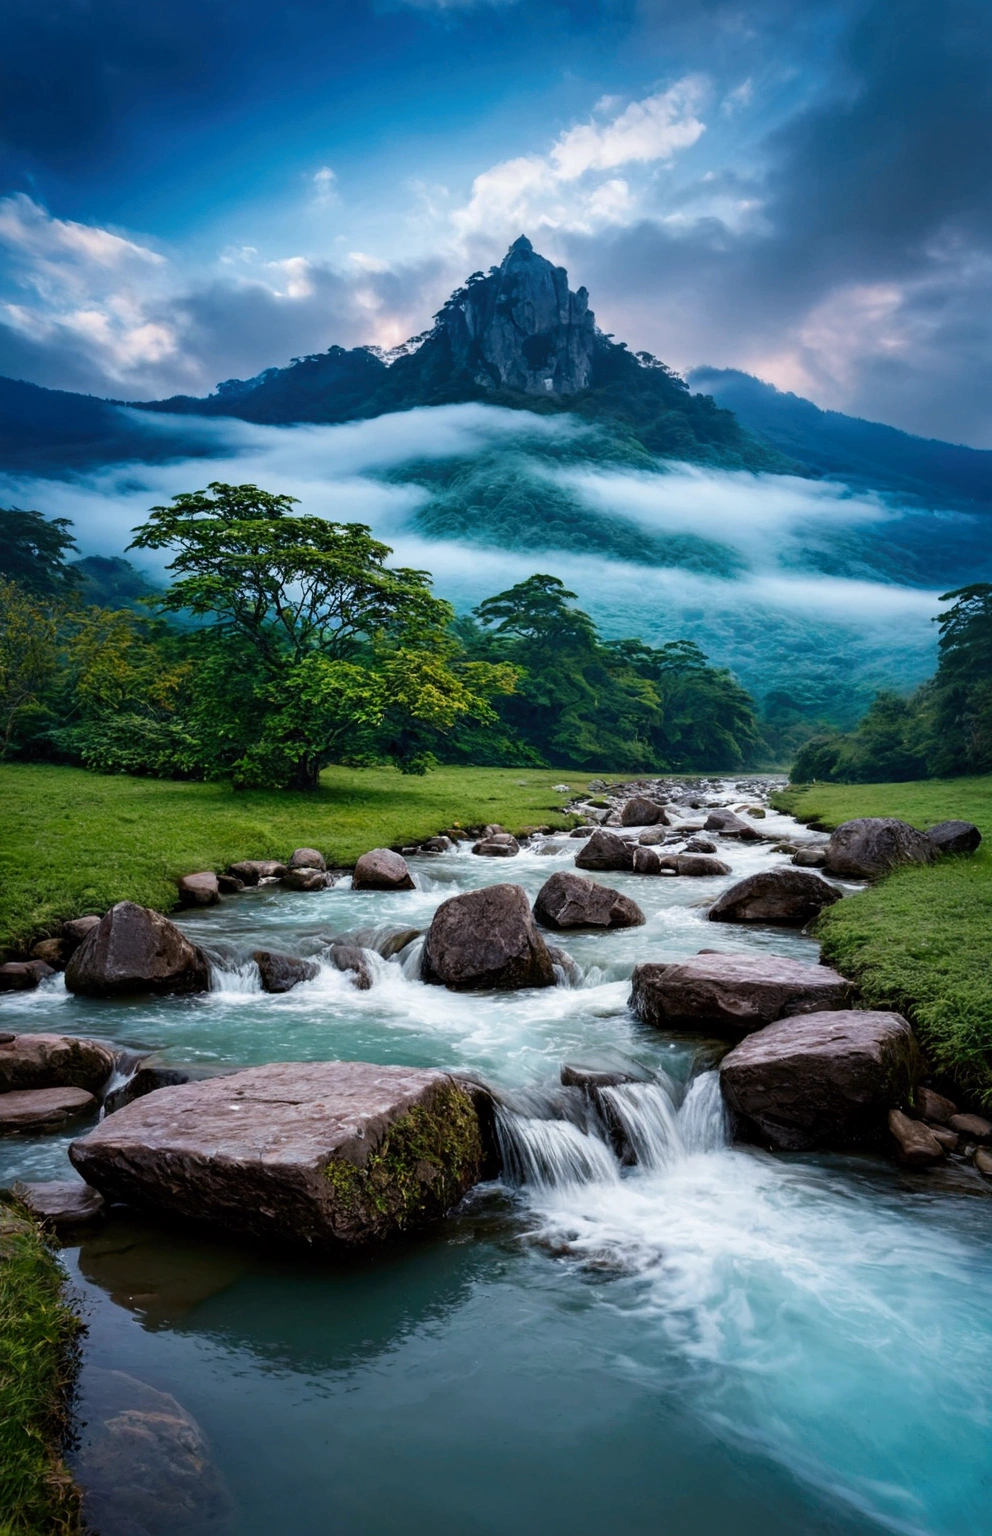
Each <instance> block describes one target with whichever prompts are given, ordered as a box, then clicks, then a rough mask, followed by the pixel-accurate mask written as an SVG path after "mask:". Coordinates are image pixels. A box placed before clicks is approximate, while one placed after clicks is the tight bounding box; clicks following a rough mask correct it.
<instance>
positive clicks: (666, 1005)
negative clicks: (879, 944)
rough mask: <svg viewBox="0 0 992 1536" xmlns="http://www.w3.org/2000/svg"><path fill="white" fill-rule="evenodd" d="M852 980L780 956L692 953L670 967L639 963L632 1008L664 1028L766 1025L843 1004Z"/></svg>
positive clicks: (740, 1030)
mask: <svg viewBox="0 0 992 1536" xmlns="http://www.w3.org/2000/svg"><path fill="white" fill-rule="evenodd" d="M850 990H851V989H850V984H849V983H848V982H847V981H845V979H844V977H843V976H841V975H840V974H839V972H837V971H832V970H830V969H829V967H827V966H825V965H804V964H803V963H802V962H801V961H799V960H789V959H786V958H785V957H784V956H781V955H720V954H706V953H704V954H699V955H691V956H690V957H689V958H688V959H687V960H679V961H677V962H675V963H674V964H671V965H656V964H647V965H638V966H637V967H636V968H635V970H634V975H633V980H632V986H631V994H630V1006H631V1007H632V1008H633V1010H634V1012H635V1013H636V1014H637V1017H638V1018H639V1019H642V1020H643V1021H644V1023H646V1024H657V1025H659V1026H660V1027H661V1028H663V1029H693V1030H705V1029H707V1028H717V1029H720V1030H731V1031H733V1032H734V1033H735V1034H747V1033H749V1032H750V1031H751V1030H754V1029H762V1028H763V1027H764V1025H766V1024H770V1023H771V1022H772V1020H773V1019H780V1018H784V1017H785V1015H786V1014H795V1013H811V1012H813V1011H814V1010H815V1009H824V1008H841V1007H843V1006H844V1005H845V1004H846V1003H847V1002H848V1000H849V997H850Z"/></svg>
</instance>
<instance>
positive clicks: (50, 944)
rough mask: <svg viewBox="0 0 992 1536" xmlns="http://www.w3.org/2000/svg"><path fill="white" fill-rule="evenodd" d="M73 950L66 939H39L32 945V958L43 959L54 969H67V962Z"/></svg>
mask: <svg viewBox="0 0 992 1536" xmlns="http://www.w3.org/2000/svg"><path fill="white" fill-rule="evenodd" d="M71 953H72V950H71V949H70V947H69V945H68V944H67V943H66V941H65V939H39V940H38V942H37V944H32V946H31V959H32V960H43V961H44V962H45V964H46V965H47V966H50V967H51V969H52V970H53V971H63V970H65V963H66V961H67V960H68V958H69V956H70V954H71Z"/></svg>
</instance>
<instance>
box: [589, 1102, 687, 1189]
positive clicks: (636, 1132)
mask: <svg viewBox="0 0 992 1536" xmlns="http://www.w3.org/2000/svg"><path fill="white" fill-rule="evenodd" d="M598 1097H599V1098H600V1100H601V1101H602V1104H603V1107H604V1110H605V1112H606V1115H607V1117H608V1119H609V1120H611V1121H612V1122H613V1124H614V1126H615V1127H616V1129H617V1130H618V1131H619V1133H620V1137H621V1139H622V1141H623V1142H625V1143H626V1144H627V1146H628V1147H629V1148H630V1151H631V1153H632V1155H633V1161H634V1162H635V1163H637V1164H638V1166H639V1167H641V1168H649V1169H656V1168H667V1167H668V1166H669V1165H670V1164H671V1163H674V1162H676V1161H677V1160H678V1158H679V1157H681V1156H682V1154H683V1142H682V1134H681V1129H680V1126H679V1117H678V1113H677V1111H676V1108H675V1104H674V1102H673V1099H672V1093H671V1088H670V1085H669V1084H668V1082H667V1081H659V1082H653V1083H619V1084H618V1085H617V1086H616V1087H615V1088H600V1089H599V1090H598Z"/></svg>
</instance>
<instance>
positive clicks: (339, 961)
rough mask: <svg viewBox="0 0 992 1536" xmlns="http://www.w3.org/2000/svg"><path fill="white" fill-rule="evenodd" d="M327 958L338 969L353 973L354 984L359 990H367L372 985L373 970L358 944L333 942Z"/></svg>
mask: <svg viewBox="0 0 992 1536" xmlns="http://www.w3.org/2000/svg"><path fill="white" fill-rule="evenodd" d="M327 958H328V960H330V962H331V964H332V965H333V966H334V968H335V969H336V970H338V971H345V972H350V973H351V981H352V985H353V986H354V987H355V988H356V990H357V991H359V992H367V991H368V990H369V988H370V987H371V985H372V972H371V971H370V970H369V962H368V960H367V959H366V958H365V953H364V951H363V950H361V949H360V948H359V947H358V945H357V944H332V945H331V947H330V949H329V950H328V951H327Z"/></svg>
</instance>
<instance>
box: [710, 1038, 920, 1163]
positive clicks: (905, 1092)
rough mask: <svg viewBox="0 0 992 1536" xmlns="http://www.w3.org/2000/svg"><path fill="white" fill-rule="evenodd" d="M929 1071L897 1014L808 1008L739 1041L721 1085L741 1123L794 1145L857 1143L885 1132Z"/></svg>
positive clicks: (775, 1142) (768, 1140) (762, 1137)
mask: <svg viewBox="0 0 992 1536" xmlns="http://www.w3.org/2000/svg"><path fill="white" fill-rule="evenodd" d="M922 1072H923V1060H922V1058H921V1056H920V1051H919V1047H918V1046H917V1044H916V1039H915V1037H914V1035H913V1031H912V1030H911V1029H910V1027H909V1025H908V1024H907V1022H906V1020H905V1019H904V1018H903V1017H902V1016H901V1015H900V1014H898V1013H868V1012H865V1013H861V1012H856V1011H853V1010H852V1011H847V1010H845V1011H843V1012H825V1013H807V1014H803V1015H801V1016H800V1017H798V1018H787V1019H779V1021H778V1022H777V1023H775V1024H769V1025H768V1027H767V1028H766V1029H762V1030H758V1031H757V1032H756V1033H755V1034H753V1035H749V1036H748V1037H747V1039H746V1040H742V1041H741V1043H740V1045H737V1046H735V1047H734V1049H733V1050H732V1051H730V1052H729V1053H728V1054H727V1055H726V1056H725V1057H724V1058H723V1061H722V1062H721V1064H720V1085H721V1087H722V1088H723V1095H724V1098H725V1099H726V1101H727V1104H728V1105H729V1107H730V1109H731V1110H732V1111H733V1113H734V1114H735V1115H736V1116H737V1117H738V1119H739V1121H740V1122H741V1125H742V1129H744V1130H745V1132H746V1133H747V1134H749V1135H751V1136H754V1137H756V1138H757V1139H758V1140H759V1141H762V1142H764V1143H765V1144H766V1145H768V1146H771V1147H775V1148H781V1149H783V1150H789V1151H797V1152H798V1151H807V1150H810V1149H811V1148H813V1147H838V1146H852V1145H856V1144H857V1143H859V1142H873V1141H878V1140H880V1139H881V1138H883V1137H884V1135H885V1126H886V1118H887V1115H888V1112H889V1110H890V1109H891V1108H893V1107H898V1105H900V1104H906V1103H909V1102H911V1100H912V1095H913V1089H914V1087H915V1085H916V1083H917V1081H918V1080H919V1078H920V1077H921V1075H922Z"/></svg>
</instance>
